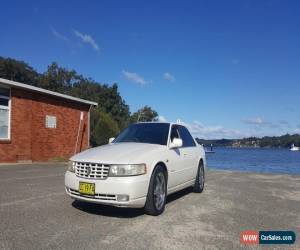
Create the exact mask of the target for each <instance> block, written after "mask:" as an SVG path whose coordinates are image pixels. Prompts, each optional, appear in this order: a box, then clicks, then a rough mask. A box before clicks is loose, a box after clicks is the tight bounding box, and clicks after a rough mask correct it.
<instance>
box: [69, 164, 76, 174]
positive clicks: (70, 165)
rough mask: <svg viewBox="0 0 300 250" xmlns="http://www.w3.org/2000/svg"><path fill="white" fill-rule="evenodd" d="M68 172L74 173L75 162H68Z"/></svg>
mask: <svg viewBox="0 0 300 250" xmlns="http://www.w3.org/2000/svg"><path fill="white" fill-rule="evenodd" d="M68 171H70V172H72V173H75V162H74V161H69V162H68Z"/></svg>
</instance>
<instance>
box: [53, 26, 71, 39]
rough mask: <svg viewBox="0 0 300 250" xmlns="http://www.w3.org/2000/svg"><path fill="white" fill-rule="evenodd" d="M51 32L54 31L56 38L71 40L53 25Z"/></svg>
mask: <svg viewBox="0 0 300 250" xmlns="http://www.w3.org/2000/svg"><path fill="white" fill-rule="evenodd" d="M51 32H52V35H53V36H55V37H56V38H58V39H60V40H63V41H65V42H69V39H68V38H67V37H66V36H64V35H62V34H61V33H59V32H58V31H57V30H56V29H54V28H53V27H51Z"/></svg>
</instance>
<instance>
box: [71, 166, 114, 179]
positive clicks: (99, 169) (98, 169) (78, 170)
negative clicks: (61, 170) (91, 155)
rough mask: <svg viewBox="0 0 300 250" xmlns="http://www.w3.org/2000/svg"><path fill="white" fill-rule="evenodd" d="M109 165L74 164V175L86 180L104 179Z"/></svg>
mask: <svg viewBox="0 0 300 250" xmlns="http://www.w3.org/2000/svg"><path fill="white" fill-rule="evenodd" d="M108 173H109V165H104V164H99V163H88V162H75V174H76V175H77V176H79V177H83V178H88V179H101V180H103V179H106V178H107V176H108Z"/></svg>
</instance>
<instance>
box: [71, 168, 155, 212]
mask: <svg viewBox="0 0 300 250" xmlns="http://www.w3.org/2000/svg"><path fill="white" fill-rule="evenodd" d="M79 182H88V183H95V195H93V196H90V195H83V194H80V193H79V192H78V190H79ZM65 186H66V192H67V194H68V195H70V196H71V197H72V198H74V199H76V200H81V201H87V202H93V203H99V204H106V205H112V206H118V207H136V208H138V207H144V205H145V202H146V196H147V192H148V186H149V180H148V178H147V176H146V175H140V176H130V177H108V178H107V179H105V180H97V179H85V178H81V177H78V176H76V175H75V173H71V172H69V171H67V172H66V174H65ZM120 195H128V196H129V200H128V201H119V200H118V196H120Z"/></svg>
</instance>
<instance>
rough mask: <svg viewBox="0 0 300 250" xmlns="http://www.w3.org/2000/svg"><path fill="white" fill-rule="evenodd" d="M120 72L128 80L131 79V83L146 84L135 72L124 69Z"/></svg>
mask: <svg viewBox="0 0 300 250" xmlns="http://www.w3.org/2000/svg"><path fill="white" fill-rule="evenodd" d="M122 74H123V76H124V77H125V78H126V79H127V80H128V81H131V82H133V83H137V84H139V85H145V84H147V81H146V80H145V79H144V78H143V77H141V76H140V75H138V74H137V73H135V72H129V71H126V70H122Z"/></svg>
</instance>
